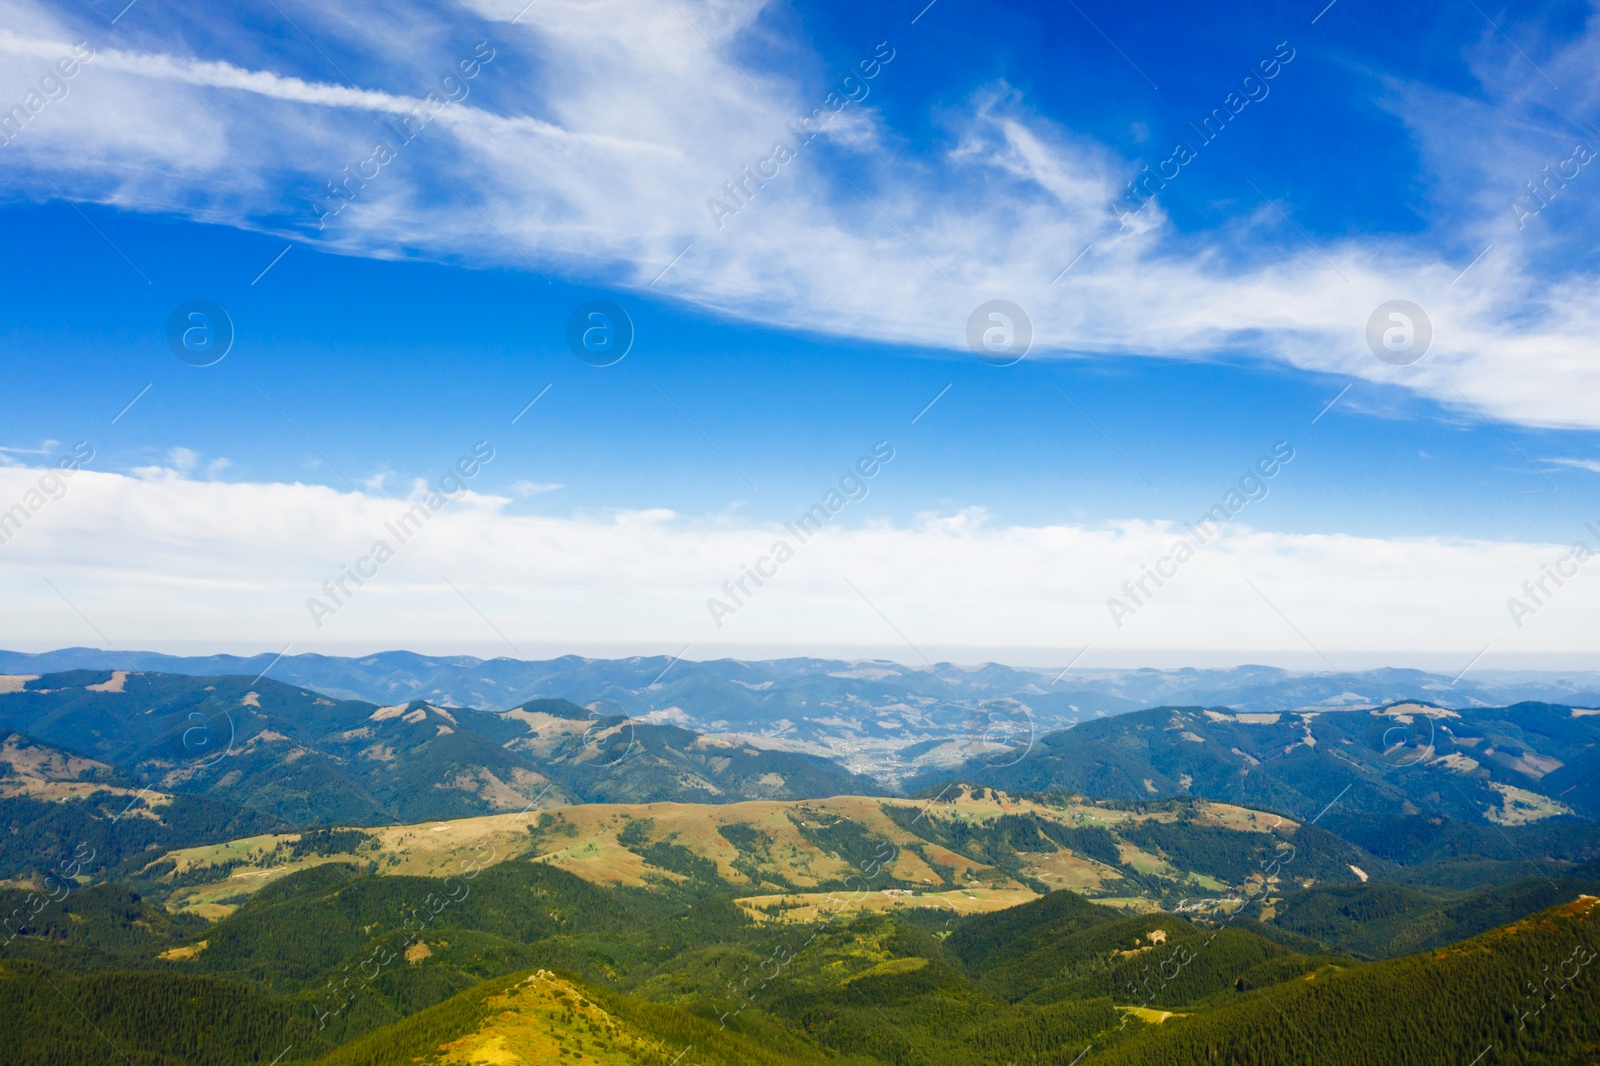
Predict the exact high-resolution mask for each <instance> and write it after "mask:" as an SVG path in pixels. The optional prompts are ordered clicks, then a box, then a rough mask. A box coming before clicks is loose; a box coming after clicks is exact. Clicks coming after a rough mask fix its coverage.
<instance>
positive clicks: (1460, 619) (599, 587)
mask: <svg viewBox="0 0 1600 1066" xmlns="http://www.w3.org/2000/svg"><path fill="white" fill-rule="evenodd" d="M43 473H44V471H41V470H35V469H20V468H15V467H7V468H0V509H3V508H7V507H10V506H11V505H12V504H13V503H22V502H23V501H25V500H26V499H27V495H26V494H27V493H28V491H29V490H30V489H32V488H35V487H36V486H37V485H38V479H39V478H40V477H41V475H42V474H43ZM67 484H68V488H67V491H66V494H65V496H63V497H62V498H60V499H56V500H52V501H50V502H48V503H45V504H44V505H43V506H42V507H41V508H40V509H39V510H38V512H37V513H32V514H30V515H28V517H27V518H26V520H25V521H24V522H23V523H22V525H21V528H20V529H19V530H15V531H11V532H10V533H8V535H9V541H8V542H7V543H4V544H0V590H3V591H0V595H3V596H4V598H5V602H6V604H7V606H8V610H7V612H6V619H7V621H4V622H0V646H6V647H18V646H23V647H40V646H45V645H54V646H60V645H72V644H82V643H95V644H98V643H100V641H99V639H98V638H97V637H96V635H95V634H94V633H93V632H92V631H90V630H89V629H88V628H87V627H86V626H85V624H84V622H83V620H82V618H80V617H79V616H78V615H77V613H76V612H75V611H74V610H73V609H72V608H76V609H77V610H78V611H82V612H83V616H84V617H87V618H88V619H89V620H90V621H91V622H92V623H93V625H94V626H95V627H97V628H98V629H99V630H101V631H102V632H103V633H104V634H105V635H106V637H107V638H108V639H109V640H111V641H112V642H114V643H116V644H118V645H121V646H125V647H152V646H154V647H163V646H174V645H180V644H190V645H193V644H196V643H205V642H210V643H211V645H212V646H213V647H214V646H215V642H216V640H217V634H219V633H225V634H228V639H229V641H230V642H231V643H233V644H234V645H235V646H237V645H240V644H245V645H251V644H254V645H259V647H261V648H274V649H276V648H281V647H283V645H284V644H285V643H289V642H293V643H294V645H295V647H296V649H297V650H300V651H315V650H318V649H319V648H323V649H333V648H348V647H351V646H356V645H359V646H362V647H366V648H368V649H371V648H378V647H393V646H418V645H420V644H424V643H426V642H435V641H439V640H444V639H448V640H451V641H456V642H470V643H471V644H472V646H473V647H474V649H475V650H477V651H478V652H480V653H488V654H502V653H507V652H508V649H506V648H505V646H504V645H503V644H501V643H500V640H499V637H498V636H497V635H496V632H495V630H494V629H491V628H490V627H489V626H488V625H487V624H486V623H485V622H484V619H483V618H482V617H480V616H479V615H478V613H477V611H478V610H481V611H482V612H483V614H484V615H486V616H487V617H488V618H489V619H490V620H491V621H492V622H493V623H494V626H495V627H496V628H498V629H499V630H500V631H501V632H503V633H505V634H506V635H507V636H508V637H509V638H510V639H511V640H512V641H513V642H515V643H517V644H518V645H519V646H526V647H529V648H548V647H551V646H558V647H561V648H563V649H566V650H570V649H572V648H575V647H580V646H585V645H588V646H595V645H599V644H610V645H613V646H614V645H616V644H617V643H619V642H621V643H632V644H633V645H634V646H636V647H641V648H650V649H654V650H658V651H659V650H661V649H663V648H666V649H667V650H674V649H677V648H681V647H682V646H683V645H684V644H688V643H693V644H694V645H695V646H696V648H697V649H700V652H699V654H707V653H708V652H709V650H710V649H715V648H723V649H733V648H736V647H738V646H741V645H762V646H775V645H789V646H809V647H812V648H816V647H820V646H830V647H839V646H843V645H853V646H859V647H876V648H883V647H886V646H889V647H892V646H894V645H897V644H899V637H898V635H897V633H896V632H895V630H896V629H897V630H898V631H899V632H901V633H904V635H905V637H906V638H907V639H909V640H910V641H911V643H912V644H913V645H915V647H916V648H917V649H930V651H929V654H930V655H935V656H936V654H937V653H936V652H935V651H932V650H931V649H939V648H947V647H957V646H959V647H968V648H971V647H991V648H997V649H1001V648H1019V647H1028V648H1039V647H1055V648H1060V649H1063V650H1064V652H1067V654H1062V655H1061V656H1060V658H1061V659H1062V660H1063V661H1064V660H1065V659H1067V658H1070V652H1072V651H1076V649H1078V648H1080V647H1082V646H1083V645H1085V644H1092V645H1093V646H1094V647H1095V648H1097V649H1099V650H1101V651H1111V650H1116V649H1123V650H1128V651H1134V652H1137V651H1141V650H1153V649H1163V648H1186V649H1190V650H1191V651H1194V652H1205V651H1207V650H1220V651H1228V650H1234V651H1260V650H1263V649H1280V650H1282V651H1284V652H1285V653H1300V654H1303V653H1306V652H1307V651H1308V649H1307V647H1306V645H1305V644H1304V643H1303V642H1302V640H1301V637H1300V635H1299V634H1300V633H1303V634H1304V636H1305V638H1306V639H1308V640H1309V641H1311V642H1312V644H1314V646H1315V647H1316V649H1318V651H1320V652H1321V653H1323V654H1325V655H1327V656H1328V658H1329V659H1331V660H1332V661H1333V662H1334V664H1335V665H1338V666H1341V667H1342V668H1343V665H1344V664H1343V663H1341V656H1343V655H1344V654H1345V653H1348V652H1353V651H1358V650H1372V649H1384V650H1386V651H1389V652H1394V653H1396V654H1399V653H1401V652H1416V651H1437V652H1462V653H1465V654H1463V655H1462V656H1461V661H1462V663H1465V661H1466V659H1467V658H1469V657H1470V656H1471V654H1473V653H1475V652H1476V651H1478V650H1479V649H1480V648H1482V647H1483V646H1484V645H1485V644H1489V643H1492V645H1493V649H1494V653H1495V654H1496V655H1498V654H1502V653H1507V654H1509V653H1536V652H1567V653H1574V652H1582V651H1585V650H1586V649H1588V648H1589V635H1590V634H1592V633H1594V632H1595V631H1596V627H1597V625H1600V570H1595V571H1593V572H1592V573H1591V572H1590V571H1589V570H1588V569H1587V567H1585V568H1581V569H1579V571H1578V576H1577V577H1575V578H1570V577H1569V578H1568V579H1567V580H1566V583H1565V585H1564V586H1563V587H1562V588H1560V589H1559V590H1558V591H1557V593H1556V594H1555V595H1554V597H1553V598H1552V599H1551V600H1550V601H1549V603H1548V606H1545V607H1543V608H1542V609H1541V610H1539V611H1538V612H1537V613H1536V614H1535V615H1534V616H1533V617H1530V618H1526V619H1524V624H1523V626H1522V628H1520V629H1518V628H1517V627H1515V626H1514V625H1513V621H1512V618H1511V616H1510V614H1509V612H1508V609H1507V605H1506V600H1507V598H1508V597H1510V596H1513V595H1517V596H1521V595H1523V592H1522V583H1523V582H1524V581H1527V580H1530V579H1535V578H1538V577H1540V576H1542V575H1543V573H1544V571H1543V570H1542V569H1541V564H1553V563H1554V562H1555V560H1556V559H1557V558H1559V557H1560V556H1561V555H1563V554H1564V553H1566V552H1567V551H1568V550H1569V547H1568V546H1565V545H1544V544H1521V543H1505V542H1490V541H1473V540H1465V539H1448V538H1437V537H1427V538H1395V539H1378V538H1370V537H1353V536H1344V535H1299V534H1285V533H1267V532H1261V531H1256V530H1251V529H1248V528H1246V527H1244V526H1242V525H1238V524H1235V526H1234V527H1233V528H1232V529H1231V530H1230V531H1229V532H1227V533H1225V534H1224V535H1222V536H1221V537H1220V538H1219V539H1218V540H1216V541H1214V542H1212V544H1211V545H1209V546H1207V547H1206V548H1204V550H1202V551H1201V552H1200V553H1199V554H1198V555H1196V556H1195V557H1194V558H1193V559H1191V560H1190V561H1188V562H1187V563H1186V564H1184V565H1183V566H1182V567H1181V569H1180V570H1179V573H1178V576H1177V577H1175V578H1172V579H1170V580H1168V581H1167V583H1166V585H1165V586H1164V587H1163V588H1161V589H1159V590H1158V591H1156V593H1155V595H1154V598H1153V599H1151V600H1150V601H1149V602H1148V603H1147V604H1146V606H1144V607H1143V609H1141V610H1140V611H1139V612H1138V613H1137V614H1135V615H1134V616H1133V617H1131V618H1127V619H1125V620H1124V625H1123V626H1122V627H1121V628H1120V629H1119V628H1117V627H1116V626H1114V625H1113V623H1112V620H1111V616H1110V614H1109V612H1108V610H1107V606H1106V600H1107V598H1108V597H1110V596H1113V595H1118V596H1121V595H1124V593H1123V592H1122V590H1121V589H1120V586H1121V583H1122V582H1123V581H1124V580H1127V579H1134V578H1138V577H1139V576H1140V575H1141V574H1142V572H1143V567H1144V566H1145V565H1146V564H1151V563H1154V562H1155V561H1156V560H1157V559H1158V558H1160V557H1161V556H1162V555H1164V554H1166V553H1167V552H1169V551H1170V550H1171V546H1172V544H1173V543H1174V542H1175V541H1176V540H1177V539H1178V537H1179V536H1180V535H1181V534H1180V532H1179V531H1178V530H1176V529H1174V528H1172V527H1170V526H1169V525H1167V524H1165V523H1149V522H1135V521H1129V522H1119V523H1109V524H1105V525H1096V526H1071V525H1052V526H1040V527H1027V526H1000V525H996V524H994V523H992V522H990V521H987V520H986V519H985V516H984V515H983V513H982V512H981V511H963V512H959V513H956V514H937V515H927V516H924V517H922V518H921V519H919V520H918V521H917V522H916V523H915V524H914V525H913V526H910V527H895V526H890V525H887V524H872V525H869V526H867V527H865V528H855V529H847V528H837V529H829V530H827V531H825V532H824V533H822V534H820V535H818V536H815V537H814V538H812V539H811V540H810V542H809V543H806V544H800V543H799V542H798V541H797V540H796V538H795V537H794V536H793V535H792V534H790V533H787V532H786V531H785V530H783V529H782V528H781V527H776V526H774V527H767V526H761V525H751V524H747V523H743V522H740V521H738V520H736V519H732V518H719V519H706V520H696V519H691V518H686V517H683V516H680V515H676V514H673V513H672V512H669V511H661V510H653V511H630V512H618V513H614V514H609V515H604V516H588V517H564V518H553V517H546V516H538V515H522V514H512V513H509V511H508V510H507V508H508V506H509V504H510V500H509V499H507V498H504V497H494V496H484V495H477V494H472V493H468V494H465V495H464V496H463V497H462V498H460V499H459V500H458V501H456V502H454V503H451V504H449V505H448V506H446V507H445V508H444V509H443V510H442V511H440V512H439V513H438V514H436V515H434V516H433V517H431V518H430V519H428V520H427V521H426V522H424V523H423V525H422V529H421V532H420V533H418V534H416V535H415V536H414V537H411V538H410V540H409V542H408V543H404V544H402V543H400V542H399V539H398V538H397V537H396V536H395V534H394V532H393V531H392V530H390V529H389V526H390V525H395V524H396V523H397V521H398V519H399V516H400V515H402V514H403V513H405V512H406V511H407V510H408V509H409V508H410V507H411V501H405V500H398V499H395V498H389V497H380V496H375V495H371V494H368V493H349V492H338V491H335V490H333V489H330V488H326V487H322V486H314V485H303V484H258V483H225V482H210V481H196V480H185V479H180V478H176V477H168V478H161V479H157V480H140V479H139V478H134V477H128V476H124V475H120V474H113V473H103V472H97V471H83V472H80V473H78V474H76V475H75V476H74V477H73V478H71V480H70V481H69V482H68V483H67ZM844 517H845V518H846V519H848V517H849V516H848V515H846V516H844ZM1247 517H1248V516H1247V515H1245V516H1241V519H1239V520H1236V522H1237V521H1243V520H1244V518H1247ZM111 529H115V530H116V532H117V535H116V536H115V537H108V536H107V530H111ZM1574 536H1575V537H1577V536H1589V534H1587V533H1585V532H1584V531H1582V530H1575V531H1574ZM780 537H782V538H784V539H786V540H788V541H789V542H790V544H791V546H793V547H794V548H795V549H797V554H796V556H795V557H794V558H793V559H791V560H789V561H787V562H786V563H784V564H783V565H782V566H781V567H778V568H777V575H776V576H775V577H772V578H770V579H769V580H767V582H766V584H765V586H763V587H760V588H755V587H754V586H753V585H747V589H748V590H749V591H750V593H751V595H750V596H749V598H748V600H747V602H746V604H745V605H744V606H743V607H742V608H741V609H740V610H739V611H738V612H737V613H736V614H735V615H733V616H732V617H729V618H724V619H723V626H722V627H721V628H720V629H719V628H718V627H716V626H715V625H714V624H713V623H712V619H711V615H710V612H709V611H708V609H707V603H706V601H707V599H708V598H709V597H712V596H719V597H722V596H725V595H726V594H725V593H724V592H723V583H724V582H726V581H730V580H735V579H738V578H739V577H741V575H742V574H743V572H744V571H743V569H742V567H743V566H744V565H752V566H753V565H755V564H756V563H757V561H758V560H760V559H761V558H762V557H763V556H766V555H768V554H769V553H770V552H771V550H772V546H773V544H774V542H775V541H776V540H777V539H778V538H780ZM378 540H384V541H386V542H388V543H389V544H390V545H391V547H393V548H394V549H395V550H396V555H395V557H394V558H393V559H392V560H391V561H389V562H387V563H386V564H385V565H383V566H382V568H381V569H380V570H379V573H378V575H377V576H376V577H374V578H371V579H370V580H368V581H367V582H366V584H365V585H364V586H363V587H360V588H356V587H355V586H353V585H347V588H348V589H349V590H350V591H351V592H352V593H353V595H352V597H351V598H350V600H349V601H348V603H347V604H346V605H344V606H343V607H342V609H341V610H339V611H338V612H337V613H336V614H335V615H334V616H333V617H331V618H327V619H324V625H323V627H322V628H320V629H318V628H317V627H315V626H314V625H313V624H312V620H311V615H310V612H309V611H308V608H307V599H308V598H309V597H313V596H316V597H322V596H323V595H324V593H323V591H322V585H323V583H324V582H325V581H329V580H337V579H339V578H340V576H341V575H342V573H343V571H342V570H341V567H342V566H343V565H345V564H353V563H354V562H355V561H356V560H358V559H359V558H361V557H362V556H364V555H366V554H369V553H371V551H372V549H373V545H374V543H375V542H376V541H378ZM1590 540H1591V542H1592V541H1593V537H1590ZM1595 565H1600V564H1595ZM765 568H766V569H770V568H771V567H770V566H767V567H765ZM43 577H48V578H49V579H50V581H52V582H54V583H55V585H56V586H57V587H59V588H60V589H61V590H62V592H63V593H64V594H65V595H66V596H67V597H68V598H69V599H70V601H71V605H72V606H71V607H69V606H68V605H67V604H65V603H63V602H62V601H61V599H59V598H58V597H57V595H56V593H55V592H54V591H52V590H51V589H50V587H49V586H48V585H46V584H45V583H44V581H43V580H42V578H43ZM1247 579H1248V582H1249V583H1247ZM1250 583H1253V584H1254V585H1255V586H1256V589H1259V590H1260V595H1258V593H1257V591H1256V590H1255V589H1252V588H1251V587H1250ZM852 584H853V585H854V586H855V588H854V589H853V588H852V587H851V585H852ZM452 585H453V586H454V588H452ZM457 588H458V589H460V590H461V592H462V593H463V594H465V596H466V597H467V598H468V599H469V600H470V601H471V606H468V605H467V604H466V603H463V602H462V599H461V598H460V597H459V596H458V595H457V593H456V591H455V589H457ZM855 589H859V590H860V594H859V595H858V593H857V592H856V591H855ZM1262 595H1264V596H1265V597H1266V598H1267V599H1268V600H1269V601H1270V605H1269V603H1267V602H1263V600H1262V598H1261V596H1262ZM862 596H864V597H865V598H866V600H867V601H870V604H869V603H868V602H863V599H862ZM474 608H476V610H475V609H474ZM879 611H881V612H882V615H881V616H880V615H879V613H878V612H879ZM1280 611H1281V612H1282V615H1281V616H1280V614H1279V613H1278V612H1280ZM1285 618H1287V619H1288V620H1289V621H1290V622H1292V623H1293V626H1294V627H1295V628H1291V627H1290V625H1289V624H1287V623H1286V622H1285V621H1284V619H1285ZM885 619H887V620H888V621H887V622H886V621H885ZM891 623H892V626H893V628H891V625H890V624H891ZM1296 629H1298V631H1299V633H1297V632H1296ZM897 657H898V658H901V659H903V660H905V661H908V662H915V661H918V660H917V652H916V651H913V650H912V649H911V648H908V647H905V646H904V645H900V649H899V653H898V655H897ZM1319 661H1320V660H1319Z"/></svg>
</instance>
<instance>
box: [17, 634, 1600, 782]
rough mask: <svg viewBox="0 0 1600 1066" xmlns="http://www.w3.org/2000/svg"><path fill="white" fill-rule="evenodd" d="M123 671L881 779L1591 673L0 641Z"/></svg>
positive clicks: (1539, 693) (1501, 697)
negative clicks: (1190, 716)
mask: <svg viewBox="0 0 1600 1066" xmlns="http://www.w3.org/2000/svg"><path fill="white" fill-rule="evenodd" d="M78 669H89V670H101V671H105V670H124V671H129V672H135V673H137V672H140V671H146V672H156V673H172V674H188V675H196V676H219V675H232V676H243V677H250V678H255V677H258V676H263V675H264V676H266V677H270V678H273V679H276V680H278V681H281V682H284V683H288V684H291V685H296V686H299V687H301V688H306V689H310V690H312V691H314V692H317V693H320V694H321V695H324V696H327V697H329V698H332V699H334V700H355V701H362V702H366V703H372V704H376V705H380V706H388V705H395V704H409V703H411V702H413V701H417V700H420V701H424V702H427V703H430V704H432V705H434V706H436V707H441V708H445V709H449V710H452V711H453V710H455V709H457V708H471V709H477V710H489V711H500V710H507V709H510V708H512V707H516V706H518V705H520V704H522V703H524V702H526V701H528V700H530V699H534V698H553V699H565V700H569V701H571V702H573V703H576V704H579V705H580V706H585V707H593V708H595V709H596V710H597V712H598V713H600V714H604V715H624V714H625V715H628V716H630V717H631V718H633V719H635V720H637V721H642V722H647V723H661V724H674V725H678V726H681V727H683V728H685V729H691V730H694V731H696V732H699V733H717V734H729V735H733V736H737V737H743V738H746V739H748V740H749V741H750V742H751V743H753V744H756V745H757V746H760V747H763V748H775V749H782V750H788V751H795V752H803V753H809V754H814V755H824V756H827V757H829V758H833V759H836V760H839V761H841V762H843V763H844V764H845V765H846V766H847V767H848V768H849V769H850V770H852V771H854V772H856V773H860V774H867V775H871V776H873V777H875V778H878V779H880V780H882V781H884V782H886V783H894V782H897V781H900V780H902V779H904V778H907V777H910V776H915V775H916V774H918V773H922V772H927V771H939V770H943V769H948V768H951V767H953V766H956V765H958V764H960V763H962V762H963V761H970V760H972V759H976V758H990V759H992V758H994V757H996V756H999V755H1001V754H1002V753H1003V752H1005V751H1008V750H1011V749H1015V748H1018V747H1025V746H1026V745H1027V744H1028V743H1029V742H1030V741H1032V740H1035V739H1037V738H1039V737H1042V736H1043V735H1045V734H1046V733H1050V732H1053V731H1056V730H1061V729H1065V728H1068V727H1070V726H1072V725H1075V724H1077V723H1079V722H1085V721H1091V720H1093V719H1095V718H1101V717H1107V716H1111V715H1117V714H1122V713H1125V712H1128V711H1137V710H1143V709H1145V708H1149V707H1154V706H1163V705H1176V706H1205V707H1228V708H1232V709H1233V710H1235V711H1243V712H1246V713H1273V712H1284V711H1311V710H1317V709H1338V708H1350V707H1375V706H1382V705H1384V704H1388V703H1395V702H1399V701H1403V700H1408V699H1420V700H1426V701H1431V702H1437V703H1439V704H1441V705H1444V706H1448V707H1493V706H1506V705H1509V704H1513V703H1519V702H1526V701H1536V702H1548V703H1557V704H1565V705H1569V706H1579V707H1596V706H1600V674H1597V673H1562V674H1557V673H1542V672H1507V671H1498V672H1493V671H1483V672H1480V673H1474V674H1471V675H1469V676H1467V677H1461V678H1450V677H1446V676H1444V675H1440V674H1430V673H1426V672H1423V671H1418V670H1394V669H1388V670H1372V671H1365V672H1360V673H1354V674H1348V673H1334V672H1328V673H1296V672H1291V671H1286V670H1281V669H1277V668H1273V667H1266V666H1240V667H1235V668H1230V669H1207V670H1200V669H1193V668H1189V669H1180V670H1153V669H1140V670H1085V669H1079V668H1073V669H1071V670H1060V669H1049V670H1042V669H1021V668H1015V667H1010V666H1004V665H1001V664H998V663H983V664H979V665H975V666H959V665H955V664H951V663H939V664H937V665H932V666H905V665H902V664H899V663H895V662H890V661H887V660H880V659H873V660H856V661H841V660H829V659H809V658H795V659H778V660H767V661H759V662H744V661H738V660H732V659H720V660H713V661H707V662H696V661H693V660H688V659H677V658H672V657H670V656H645V657H634V658H628V659H587V658H582V657H579V656H573V655H569V656H562V657H560V658H556V659H548V660H539V661H533V660H521V659H510V658H498V659H478V658H474V657H471V656H442V657H441V656H425V655H419V654H416V653H413V652H406V651H389V652H382V653H378V654H375V655H369V656H362V657H354V658H341V657H334V656H324V655H314V654H297V655H283V656H281V657H280V656H277V655H271V654H262V655H254V656H243V657H241V656H231V655H216V656H204V657H179V656H170V655H161V654H157V653H153V652H127V653H123V652H118V651H104V650H98V649H92V648H67V649H62V650H59V651H52V652H45V653H41V654H24V653H18V652H0V673H6V674H23V675H26V674H47V673H55V672H61V671H66V670H78Z"/></svg>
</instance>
